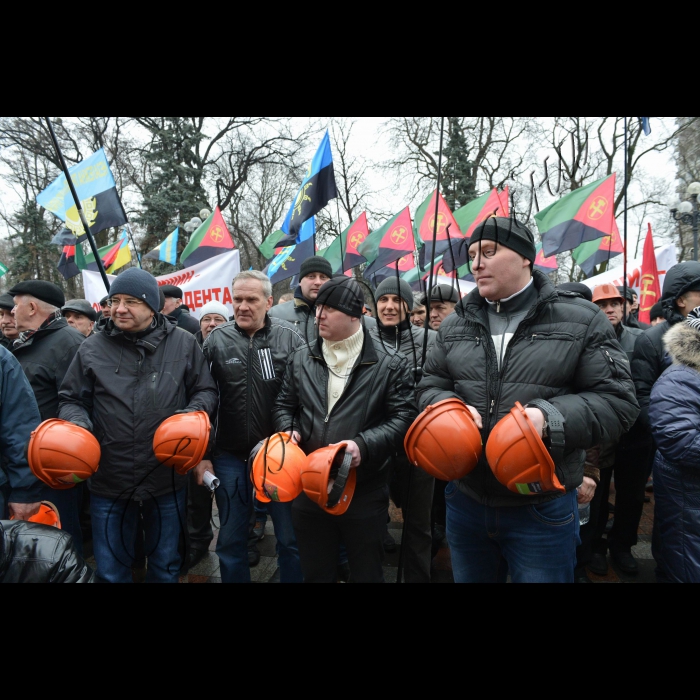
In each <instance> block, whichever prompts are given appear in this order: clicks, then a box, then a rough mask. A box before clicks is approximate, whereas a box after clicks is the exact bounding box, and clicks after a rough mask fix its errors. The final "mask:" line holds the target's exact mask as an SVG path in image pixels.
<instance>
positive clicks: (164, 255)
mask: <svg viewBox="0 0 700 700" xmlns="http://www.w3.org/2000/svg"><path fill="white" fill-rule="evenodd" d="M179 240H180V227H178V228H176V229H175V230H174V231H173V232H172V233H171V234H170V235H169V236H168V237H167V238H166V239H165V240H164V241H163V242H162V243H161V244H160V245H159V246H158V247H157V248H156V249H155V250H152V251H151V252H150V253H149V254H148V255H146V256H145V257H146V259H148V260H160V261H161V262H166V263H170V265H177V244H178V241H179Z"/></svg>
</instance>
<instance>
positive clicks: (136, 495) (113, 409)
mask: <svg viewBox="0 0 700 700" xmlns="http://www.w3.org/2000/svg"><path fill="white" fill-rule="evenodd" d="M155 321H156V327H155V328H154V329H153V330H150V331H148V332H147V333H145V334H143V333H141V334H137V336H135V337H131V338H130V337H128V336H126V335H125V334H124V333H122V332H121V331H120V330H119V329H117V328H116V327H115V325H114V323H113V322H112V321H110V323H109V324H108V325H107V327H106V329H105V330H104V331H103V332H102V333H98V334H97V335H94V336H92V337H90V338H88V339H87V340H86V341H85V343H83V345H82V347H81V348H80V351H79V352H78V355H77V356H76V358H75V361H74V362H73V364H72V365H71V367H70V370H69V371H68V374H67V375H66V379H65V381H64V383H63V386H62V387H61V394H60V396H61V410H60V418H61V419H63V420H67V421H71V422H74V423H79V424H80V423H82V424H86V425H90V424H92V426H93V432H94V434H95V437H96V438H97V440H98V441H99V443H100V445H101V446H102V459H101V461H100V468H99V470H98V472H97V474H95V476H94V477H93V478H92V479H90V482H89V486H90V490H91V491H92V492H93V493H95V494H97V495H98V496H101V497H103V498H111V499H120V498H131V499H133V500H144V499H147V498H149V497H158V496H162V495H164V494H166V493H168V492H170V491H172V489H173V483H174V485H175V488H176V489H177V490H179V489H181V488H184V486H185V485H186V484H187V479H186V477H181V476H178V475H177V474H175V472H174V471H173V470H172V469H169V468H168V467H164V466H163V465H161V464H160V463H159V462H158V461H157V460H156V458H155V455H154V454H153V437H154V435H155V433H156V430H157V429H158V428H159V426H160V425H161V423H163V421H164V420H166V419H167V418H170V417H171V416H173V415H175V413H177V412H178V411H204V412H205V413H208V414H209V415H210V416H213V415H214V413H215V411H216V405H217V400H218V395H217V391H216V384H215V383H214V380H213V379H212V376H211V373H210V372H209V367H208V366H207V363H206V360H205V359H204V355H203V354H202V351H201V350H200V348H199V346H198V345H197V341H196V340H195V339H194V336H193V335H191V334H190V333H187V332H185V331H183V330H181V329H179V328H177V327H176V326H175V323H174V321H171V320H169V319H167V318H166V317H164V316H162V315H160V314H158V315H157V316H156V320H155ZM139 336H143V337H139ZM173 475H174V478H175V481H174V482H173Z"/></svg>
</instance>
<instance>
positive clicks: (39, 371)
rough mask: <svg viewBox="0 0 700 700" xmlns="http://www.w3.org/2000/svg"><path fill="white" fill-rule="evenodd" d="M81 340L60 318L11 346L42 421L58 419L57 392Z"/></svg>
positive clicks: (83, 337) (82, 337)
mask: <svg viewBox="0 0 700 700" xmlns="http://www.w3.org/2000/svg"><path fill="white" fill-rule="evenodd" d="M84 341H85V336H84V335H83V334H82V333H79V332H78V331H76V330H75V328H71V326H69V325H68V321H66V319H64V318H60V319H57V320H56V321H54V322H53V323H52V324H51V325H50V326H48V328H42V329H41V330H38V331H37V332H36V333H35V334H34V335H33V336H32V337H31V338H29V340H27V342H26V343H24V344H23V345H19V346H18V345H15V347H14V350H13V352H14V355H15V357H16V358H17V359H18V360H19V363H20V364H21V365H22V369H23V370H24V373H25V374H26V375H27V379H28V380H29V383H30V384H31V385H32V389H33V391H34V396H35V397H36V402H37V404H38V405H39V412H40V413H41V420H42V421H45V420H49V419H51V418H58V391H59V389H60V388H61V384H62V383H63V378H64V377H65V376H66V372H67V371H68V368H69V367H70V365H71V363H72V362H73V358H74V357H75V356H76V354H77V352H78V349H79V348H80V346H81V345H82V344H83V342H84Z"/></svg>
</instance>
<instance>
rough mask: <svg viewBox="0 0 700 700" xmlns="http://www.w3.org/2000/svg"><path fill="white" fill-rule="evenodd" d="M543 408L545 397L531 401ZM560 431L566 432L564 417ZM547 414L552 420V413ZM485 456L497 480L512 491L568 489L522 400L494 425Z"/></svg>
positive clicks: (531, 493) (529, 492)
mask: <svg viewBox="0 0 700 700" xmlns="http://www.w3.org/2000/svg"><path fill="white" fill-rule="evenodd" d="M529 405H530V406H535V405H536V407H537V408H541V409H542V410H544V406H545V405H546V406H549V408H551V409H552V410H553V411H556V409H554V407H553V406H550V405H549V404H545V402H543V401H536V402H532V403H530V404H529ZM558 416H559V418H561V421H560V425H561V432H562V433H563V417H561V414H558ZM547 418H548V419H549V420H552V416H551V415H548V416H547ZM486 459H487V460H488V462H489V465H490V466H491V470H492V471H493V473H494V476H495V477H496V479H498V481H499V482H500V483H501V484H503V486H505V487H507V488H508V490H509V491H512V492H513V493H518V494H520V495H521V496H539V495H540V494H543V493H566V489H565V488H564V487H563V486H562V485H561V483H560V481H559V478H558V477H557V474H556V467H555V464H554V460H553V459H552V455H551V454H550V453H549V450H548V449H547V447H546V446H545V444H544V442H542V438H541V437H540V436H539V435H538V434H537V430H536V429H535V426H534V425H533V424H532V421H531V420H530V418H529V417H528V415H527V413H526V412H525V409H524V408H523V407H522V405H521V404H519V403H516V404H515V408H514V409H513V410H512V411H511V412H510V413H509V414H508V415H507V416H506V417H505V418H504V419H503V420H502V421H501V422H500V423H499V424H498V425H497V426H496V427H495V428H494V429H493V432H492V433H491V437H490V438H489V442H488V445H486Z"/></svg>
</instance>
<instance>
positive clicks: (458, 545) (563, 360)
mask: <svg viewBox="0 0 700 700" xmlns="http://www.w3.org/2000/svg"><path fill="white" fill-rule="evenodd" d="M469 253H470V257H471V259H472V260H473V269H474V277H475V279H476V282H477V285H478V289H476V290H475V291H474V292H472V294H470V295H469V296H468V297H467V298H466V299H464V300H463V301H462V302H461V303H460V304H458V306H457V309H456V313H455V314H454V315H452V316H451V317H449V318H448V319H447V320H446V321H445V322H444V323H443V325H442V327H441V329H440V333H439V336H438V341H437V343H436V346H435V348H434V350H433V352H432V353H430V355H429V356H428V358H427V361H426V365H425V368H424V378H423V381H422V382H421V385H420V387H419V396H420V409H422V410H424V409H425V408H427V407H428V406H430V405H435V404H437V403H439V402H440V401H443V400H445V399H450V398H459V399H461V400H462V401H464V403H465V404H467V405H468V407H469V408H470V410H471V412H472V414H473V415H474V417H475V420H476V421H477V424H478V425H479V427H480V428H481V430H482V436H483V440H484V444H485V445H487V444H488V439H489V436H490V435H491V432H492V431H493V429H494V427H495V426H496V424H497V423H498V422H499V421H500V420H501V419H502V418H504V417H505V416H506V415H508V414H509V412H510V411H511V409H513V407H514V405H515V403H516V402H520V403H521V404H522V405H523V406H525V407H526V409H527V413H528V416H529V417H530V420H531V421H532V423H533V425H534V427H535V429H536V430H537V431H538V432H540V433H541V434H542V435H543V437H544V438H545V439H549V438H550V437H551V436H552V435H554V437H555V438H556V441H557V442H562V443H564V444H563V445H562V449H561V452H562V453H563V457H561V458H558V462H557V464H556V467H557V475H558V477H559V480H560V482H561V483H562V484H563V486H564V487H565V489H566V494H565V495H561V496H560V495H559V494H557V493H554V494H552V493H539V494H536V495H528V496H525V495H520V494H515V493H512V492H511V491H510V490H509V489H507V488H506V487H505V486H503V485H502V484H501V483H499V481H498V480H497V479H496V477H495V476H494V474H493V472H492V471H491V469H490V467H489V464H488V462H487V459H486V455H485V454H484V457H483V458H482V460H481V462H480V463H479V465H478V466H477V468H476V469H475V470H474V472H472V474H470V475H469V476H468V477H467V478H465V479H464V480H462V481H461V482H459V483H453V484H450V486H449V487H448V489H447V493H446V498H447V508H448V523H447V526H448V527H447V529H448V540H449V542H450V546H451V549H452V559H453V567H454V573H455V579H456V580H457V581H458V582H460V583H468V582H483V583H490V582H505V581H506V578H507V575H508V573H509V572H510V575H511V576H512V578H513V581H514V582H519V583H522V582H537V583H545V582H551V583H558V582H561V583H572V582H573V580H574V568H575V565H576V547H577V544H578V541H579V518H578V507H577V500H578V499H577V493H576V492H577V489H578V488H579V487H580V486H581V485H582V483H583V475H584V462H585V451H586V450H587V449H589V448H592V447H594V446H596V445H600V444H603V443H605V442H610V441H616V440H619V438H620V436H621V435H622V434H623V433H624V432H626V431H628V430H629V429H630V428H631V427H632V425H633V424H634V422H635V420H636V419H637V416H638V415H639V408H638V405H637V402H636V399H635V396H634V385H633V383H632V379H631V376H630V372H629V368H628V364H627V362H626V357H625V355H624V353H623V352H622V349H621V348H620V345H619V343H618V342H617V339H616V338H615V332H614V330H613V328H612V326H611V325H610V323H609V322H608V321H607V319H606V318H605V315H604V314H603V313H602V312H601V311H600V310H599V309H598V308H596V307H595V306H593V305H592V304H589V303H588V302H587V301H583V300H581V299H579V298H578V297H576V296H573V295H564V296H560V295H559V294H558V293H557V292H556V290H555V289H554V288H553V287H552V285H551V284H550V282H549V280H548V279H547V277H546V276H545V275H543V274H542V273H540V272H537V271H535V272H534V273H533V267H534V261H535V258H536V250H535V239H534V236H533V234H532V232H531V231H530V230H529V229H527V228H526V227H524V226H522V225H521V224H519V223H518V222H516V221H515V220H510V219H504V218H497V219H489V220H487V221H486V222H484V223H483V224H481V225H480V226H479V227H478V228H477V229H476V231H475V232H474V235H473V236H472V239H471V247H470V250H469ZM535 400H541V401H542V400H543V401H544V402H548V404H549V405H547V404H543V403H540V405H542V406H543V409H540V408H535V407H533V406H530V407H528V404H529V402H531V401H535ZM544 411H547V412H548V415H549V416H550V417H551V418H552V423H553V425H554V428H555V430H556V433H554V432H550V429H549V427H548V421H547V420H546V418H545V413H544ZM557 412H558V414H559V415H560V416H563V435H562V433H561V431H560V430H559V429H558V425H559V421H560V420H561V419H560V418H559V416H558V415H557ZM555 421H556V422H555Z"/></svg>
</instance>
